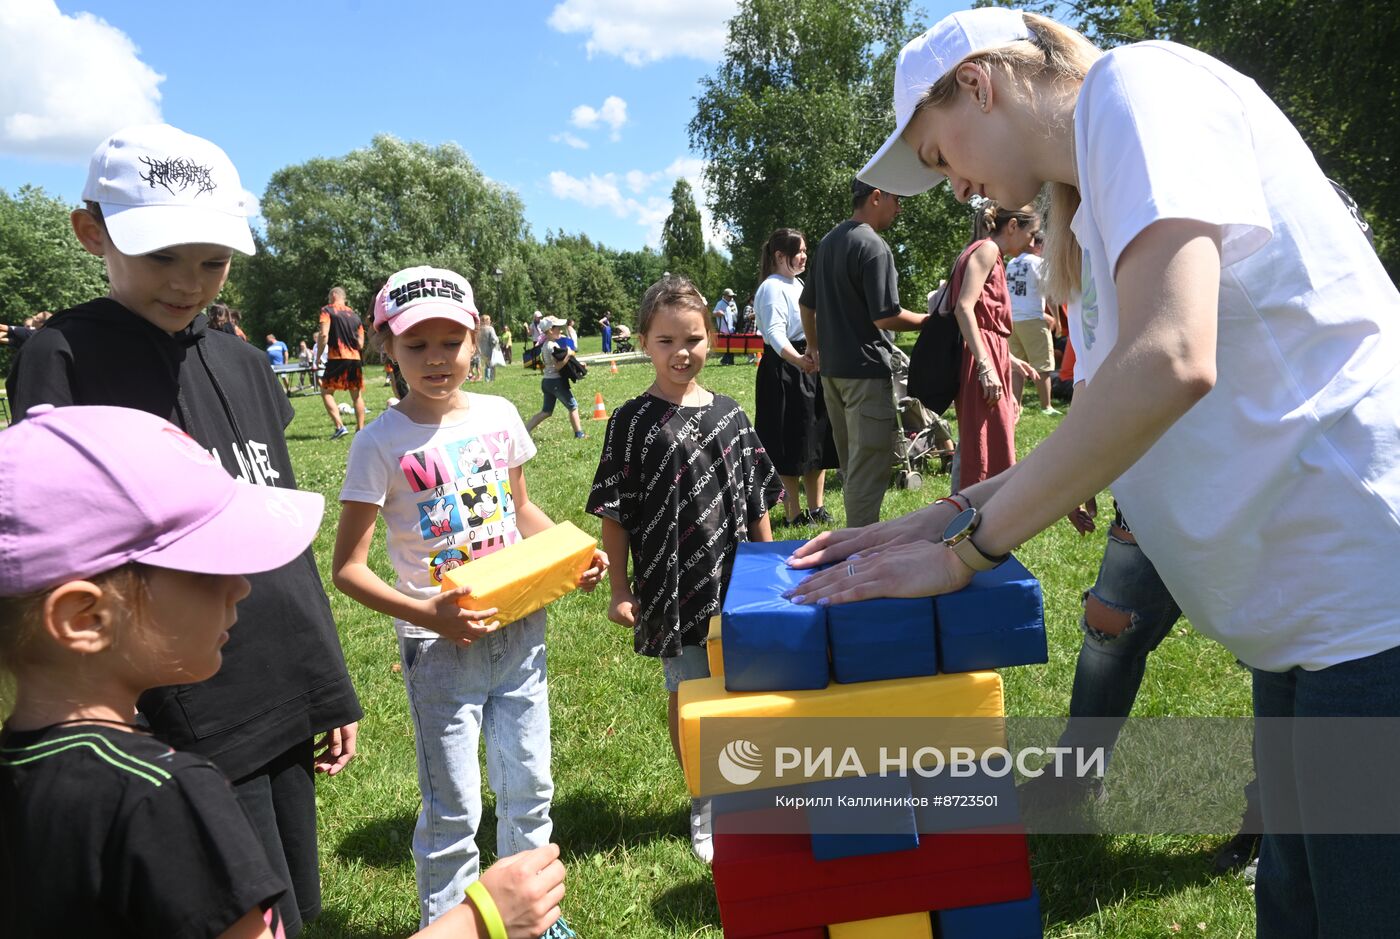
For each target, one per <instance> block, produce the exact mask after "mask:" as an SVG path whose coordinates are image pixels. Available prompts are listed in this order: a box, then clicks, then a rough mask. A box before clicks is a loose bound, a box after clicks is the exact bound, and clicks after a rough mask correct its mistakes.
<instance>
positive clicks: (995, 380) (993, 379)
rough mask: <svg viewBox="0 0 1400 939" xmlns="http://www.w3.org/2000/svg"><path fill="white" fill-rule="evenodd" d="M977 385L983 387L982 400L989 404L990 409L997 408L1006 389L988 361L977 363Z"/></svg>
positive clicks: (983, 360)
mask: <svg viewBox="0 0 1400 939" xmlns="http://www.w3.org/2000/svg"><path fill="white" fill-rule="evenodd" d="M977 384H979V385H981V386H982V400H984V401H986V402H987V406H988V407H995V406H996V403H997V402H998V401H999V400H1001V396H1002V394H1003V393H1004V389H1003V388H1002V387H1001V378H1000V377H999V376H998V375H997V371H996V369H994V368H992V363H991V362H989V361H987V360H986V359H982V360H981V361H979V362H978V363H977Z"/></svg>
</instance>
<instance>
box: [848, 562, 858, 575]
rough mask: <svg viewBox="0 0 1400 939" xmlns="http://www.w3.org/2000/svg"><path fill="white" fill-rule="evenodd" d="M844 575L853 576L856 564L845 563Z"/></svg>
mask: <svg viewBox="0 0 1400 939" xmlns="http://www.w3.org/2000/svg"><path fill="white" fill-rule="evenodd" d="M846 576H847V577H854V576H856V566H855V565H854V564H847V565H846Z"/></svg>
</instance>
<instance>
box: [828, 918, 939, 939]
mask: <svg viewBox="0 0 1400 939" xmlns="http://www.w3.org/2000/svg"><path fill="white" fill-rule="evenodd" d="M826 935H827V939H933V917H931V916H929V915H928V914H927V913H908V914H905V915H904V916H882V917H880V918H879V919H861V920H856V921H855V922H853V923H833V924H832V925H830V926H828V927H826Z"/></svg>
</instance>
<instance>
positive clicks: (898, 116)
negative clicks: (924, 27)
mask: <svg viewBox="0 0 1400 939" xmlns="http://www.w3.org/2000/svg"><path fill="white" fill-rule="evenodd" d="M1030 38H1032V37H1031V31H1030V29H1029V28H1028V27H1027V26H1026V21H1025V19H1024V18H1023V17H1022V15H1021V11H1020V10H1008V9H1006V8H1005V7H980V8H978V9H975V10H960V11H958V12H957V13H952V14H949V15H948V16H945V17H944V18H943V19H941V20H939V21H938V22H937V23H935V24H934V26H933V28H932V29H930V30H929V31H928V32H926V33H924V34H923V35H922V36H918V37H916V38H914V39H911V40H909V42H907V43H906V44H905V46H904V48H903V49H901V50H899V58H898V59H896V60H895V66H894V132H893V133H891V134H890V135H889V137H888V138H886V140H885V142H884V143H883V144H882V145H881V146H880V149H879V150H878V151H877V152H876V154H875V155H874V156H873V157H871V158H870V162H868V163H866V164H865V166H864V167H863V168H862V169H861V171H860V172H859V173H857V174H856V178H857V179H859V180H861V182H864V183H867V184H868V185H871V186H874V187H875V188H876V189H879V190H881V191H882V192H892V193H894V194H896V195H900V196H916V195H918V194H919V193H921V192H924V191H925V190H928V189H932V188H933V187H934V186H936V185H938V184H939V183H941V182H943V180H944V176H943V174H942V173H940V172H938V171H937V170H935V169H930V168H929V167H927V166H925V165H924V164H923V162H922V161H921V160H920V159H919V155H918V154H917V153H916V152H915V151H914V148H913V147H911V146H909V144H908V143H906V142H905V140H904V129H905V128H906V127H908V126H909V122H910V121H911V120H913V118H914V110H915V108H917V107H918V106H919V102H920V101H922V100H923V98H924V95H926V94H928V90H929V89H930V88H932V87H933V86H934V85H935V84H936V83H937V82H938V80H939V79H940V78H942V77H943V76H944V75H946V74H947V73H948V72H950V71H952V69H953V68H955V67H956V66H957V64H958V63H959V62H961V61H962V60H963V59H965V58H967V57H968V56H969V55H971V54H972V53H974V52H981V51H982V50H984V49H994V48H996V47H998V46H1005V45H1010V44H1011V43H1013V42H1018V41H1021V40H1025V39H1030Z"/></svg>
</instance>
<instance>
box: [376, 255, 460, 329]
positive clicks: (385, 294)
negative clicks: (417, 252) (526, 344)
mask: <svg viewBox="0 0 1400 939" xmlns="http://www.w3.org/2000/svg"><path fill="white" fill-rule="evenodd" d="M479 316H480V314H479V313H478V312H477V309H476V297H475V296H473V294H472V285H471V284H469V283H467V279H466V278H465V277H463V276H462V275H461V274H458V273H457V272H456V271H449V270H447V269H446V268H441V267H410V268H406V269H404V270H402V271H399V272H397V273H396V274H394V275H393V276H392V277H390V278H389V279H388V280H387V281H386V282H385V283H384V286H383V287H381V288H380V289H379V295H378V296H376V297H375V298H374V328H375V329H379V328H380V327H382V326H383V325H384V324H385V323H388V324H389V329H390V331H391V332H393V334H394V335H395V336H401V335H403V334H404V333H405V332H407V331H408V330H410V329H412V328H413V327H414V326H417V325H418V324H419V323H421V322H423V321H424V320H431V319H444V320H451V321H452V322H454V323H459V324H461V325H462V326H465V327H467V329H471V330H475V329H476V321H477V319H478V317H479Z"/></svg>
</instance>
